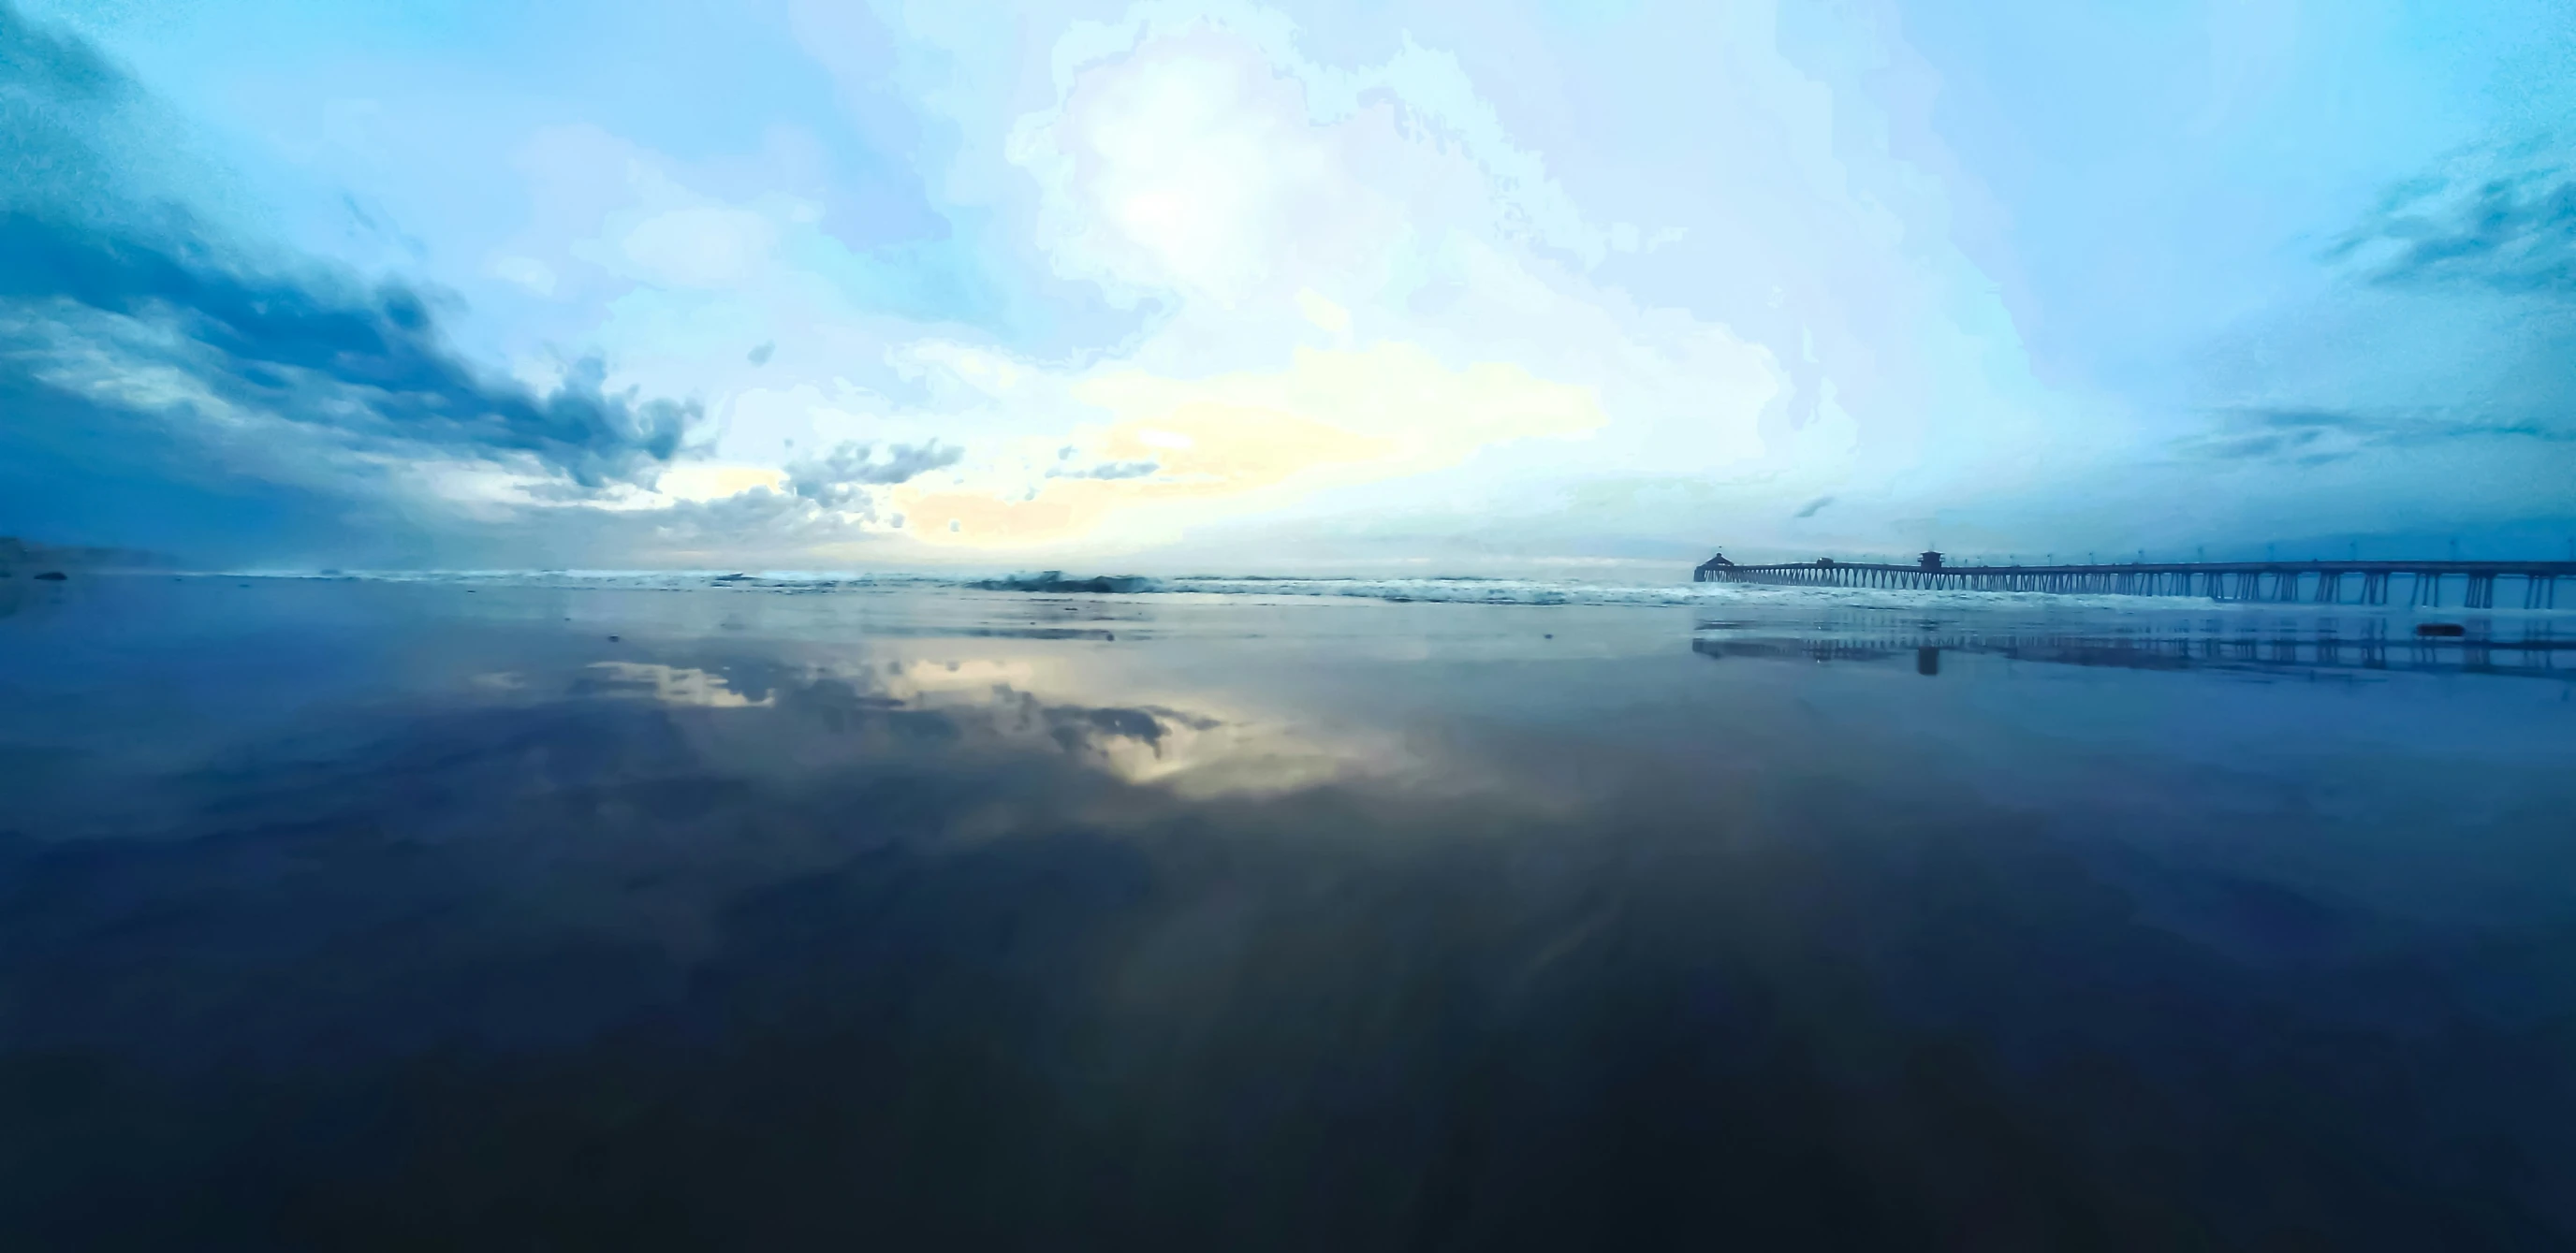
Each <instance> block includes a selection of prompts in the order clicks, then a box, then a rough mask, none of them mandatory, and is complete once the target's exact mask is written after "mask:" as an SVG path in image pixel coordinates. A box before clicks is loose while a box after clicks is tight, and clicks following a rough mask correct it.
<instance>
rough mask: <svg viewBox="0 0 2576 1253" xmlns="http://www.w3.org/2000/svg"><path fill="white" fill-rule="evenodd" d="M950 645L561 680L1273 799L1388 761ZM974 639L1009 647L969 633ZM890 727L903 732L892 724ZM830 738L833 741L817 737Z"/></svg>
mask: <svg viewBox="0 0 2576 1253" xmlns="http://www.w3.org/2000/svg"><path fill="white" fill-rule="evenodd" d="M958 643H959V641H956V640H927V641H900V642H898V643H896V644H894V645H890V646H889V645H881V644H877V643H871V644H869V645H867V646H864V647H857V646H854V647H852V648H850V649H844V650H834V651H835V652H837V653H838V654H839V655H832V654H830V653H826V654H824V655H820V656H807V657H798V658H794V659H780V658H774V657H767V656H764V657H758V658H749V657H745V658H734V659H727V660H715V659H700V660H702V661H703V664H701V665H684V664H666V663H663V662H643V661H599V662H591V663H589V664H588V665H586V666H584V667H582V668H581V670H579V671H577V672H576V673H575V674H574V675H573V676H572V678H571V679H570V681H569V683H568V685H567V686H566V687H564V688H563V689H562V690H564V691H565V692H566V694H567V695H569V696H571V697H574V698H600V697H606V698H612V699H633V700H644V701H649V702H652V703H655V704H658V705H661V706H665V707H669V708H672V709H675V710H676V709H681V708H691V709H705V710H720V709H725V710H729V709H761V710H769V711H772V712H773V713H775V714H777V715H779V716H782V717H784V718H786V719H789V720H791V721H800V722H804V721H810V722H820V723H823V724H825V725H826V726H827V727H828V728H829V729H830V730H831V731H832V732H835V733H836V734H837V735H838V736H839V737H840V738H841V739H843V740H846V738H847V737H848V736H849V735H851V734H859V735H862V736H865V735H867V734H869V733H871V732H874V733H879V734H893V735H897V736H903V735H918V734H921V733H922V728H924V727H927V726H936V727H938V728H939V731H938V734H939V735H940V736H942V737H943V738H944V739H947V740H950V741H951V742H953V743H955V744H956V745H957V746H958V747H960V748H979V749H985V750H995V751H999V750H1008V751H1035V752H1044V753H1053V754H1061V755H1064V756H1068V757H1071V758H1075V759H1077V760H1079V761H1080V762H1081V763H1082V764H1083V765H1085V766H1087V767H1089V768H1092V769H1097V770H1100V771H1103V772H1104V773H1106V774H1108V775H1109V776H1111V777H1113V778H1116V779H1118V780H1120V781H1122V782H1126V783H1151V784H1155V785H1158V786H1161V787H1165V788H1168V789H1171V790H1173V791H1176V792H1179V793H1181V794H1184V795H1194V796H1207V795H1217V794H1242V793H1278V792H1284V791H1289V790H1293V789H1296V788H1300V787H1307V786H1313V785H1315V784H1319V783H1324V782H1328V781H1332V780H1335V779H1342V778H1348V777H1351V776H1353V775H1355V774H1379V773H1384V772H1386V771H1388V770H1390V769H1393V768H1395V759H1394V758H1393V757H1391V756H1390V753H1391V752H1392V751H1393V746H1391V745H1377V744H1362V743H1357V742H1352V741H1351V739H1350V737H1348V736H1334V735H1328V734H1325V733H1324V732H1322V731H1321V730H1320V729H1319V728H1316V727H1312V726H1299V725H1294V724H1292V723H1291V722H1290V721H1288V720H1286V719H1285V718H1283V717H1282V716H1280V715H1278V714H1276V713H1271V712H1267V711H1263V710H1259V709H1256V708H1254V707H1252V706H1251V704H1250V703H1248V701H1247V699H1246V697H1245V694H1243V693H1241V692H1231V691H1229V692H1217V691H1205V690H1198V691H1191V690H1180V685H1177V684H1174V683H1171V682H1170V681H1168V680H1166V681H1164V682H1163V683H1162V684H1161V685H1160V686H1159V687H1156V688H1152V689H1148V690H1140V688H1139V685H1138V684H1137V683H1136V682H1135V681H1134V676H1132V675H1129V674H1126V673H1121V672H1119V668H1117V667H1112V666H1103V665H1100V664H1097V659H1096V658H1085V657H1081V656H1076V655H1066V654H1062V653H1050V652H1048V651H1044V650H1045V649H1046V647H1047V645H1045V644H1040V645H1037V646H1036V647H1035V648H1033V649H1031V650H1030V651H1025V652H1006V653H1004V654H1002V655H981V656H960V655H958V654H957V652H956V651H955V648H956V645H957V644H958ZM972 644H973V645H974V646H978V647H998V648H1001V649H1009V648H1011V647H1012V645H1011V644H1009V643H1003V642H999V641H991V640H983V639H978V640H974V641H972ZM468 684H469V686H470V687H471V688H473V689H475V690H476V691H478V692H480V693H483V694H487V695H490V696H493V697H505V696H506V697H511V698H525V697H527V696H529V695H531V694H533V693H534V692H541V691H542V690H543V687H542V685H539V686H537V687H535V688H533V689H532V687H531V680H530V679H529V676H528V675H526V674H525V673H523V672H517V671H510V672H499V673H485V674H478V675H473V676H470V677H469V679H468ZM897 728H900V729H897ZM825 742H831V741H825Z"/></svg>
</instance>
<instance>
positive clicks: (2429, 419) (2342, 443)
mask: <svg viewBox="0 0 2576 1253" xmlns="http://www.w3.org/2000/svg"><path fill="white" fill-rule="evenodd" d="M2217 417H2218V419H2219V420H2218V425H2217V429H2216V430H2214V431H2210V432H2208V433H2205V434H2201V435H2197V436H2193V437H2191V438H2189V439H2185V440H2183V441H2181V442H2180V443H2179V445H2178V447H2179V448H2180V450H2181V451H2182V452H2183V453H2184V455H2185V456H2187V457H2191V458H2195V459H2200V460H2210V461H2286V460H2295V461H2296V462H2298V463H2299V464H2301V465H2322V464H2325V463H2326V462H2329V461H2339V460H2342V459H2343V458H2346V457H2350V456H2352V455H2354V454H2356V453H2359V452H2362V451H2364V450H2373V449H2403V448H2423V447H2427V446H2431V445H2435V444H2442V443H2448V442H2453V441H2459V440H2492V439H2528V440H2536V441H2540V442H2543V443H2553V444H2557V443H2576V428H2569V427H2562V426H2553V425H2550V424H2548V423H2544V422H2538V421H2529V420H2512V419H2496V418H2461V417H2458V416H2455V415H2450V414H2443V413H2416V412H2389V413H2360V412H2354V411H2349V410H2337V409H2316V408H2261V407H2249V408H2239V409H2223V410H2220V411H2218V414H2217Z"/></svg>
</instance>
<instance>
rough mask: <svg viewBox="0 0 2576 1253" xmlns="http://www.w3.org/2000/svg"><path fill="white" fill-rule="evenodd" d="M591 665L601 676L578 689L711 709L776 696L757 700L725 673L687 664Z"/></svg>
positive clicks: (741, 705) (752, 703)
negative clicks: (737, 688) (728, 681)
mask: <svg viewBox="0 0 2576 1253" xmlns="http://www.w3.org/2000/svg"><path fill="white" fill-rule="evenodd" d="M590 668H591V669H593V670H596V671H599V672H601V674H602V676H604V677H601V678H597V679H587V680H584V681H583V682H582V683H581V684H579V685H577V687H576V690H583V689H585V688H586V689H588V690H591V691H597V692H602V693H607V694H624V695H635V696H643V697H649V698H651V699H653V700H658V701H660V702H662V703H663V704H665V705H704V706H707V707H708V708H711V709H740V708H746V707H750V706H760V705H768V704H770V703H771V701H772V700H773V699H774V698H772V697H768V696H763V697H761V698H760V699H758V700H753V699H751V698H750V697H748V696H745V695H743V694H742V693H740V692H737V691H734V690H733V689H732V688H731V687H728V686H726V684H725V679H724V676H723V675H720V674H710V673H708V672H707V671H704V670H696V669H691V668H689V667H687V666H665V665H659V664H656V663H653V662H638V661H594V662H592V663H590Z"/></svg>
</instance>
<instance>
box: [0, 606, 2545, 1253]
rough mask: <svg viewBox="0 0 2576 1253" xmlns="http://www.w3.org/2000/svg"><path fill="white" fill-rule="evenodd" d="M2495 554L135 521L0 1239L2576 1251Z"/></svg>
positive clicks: (50, 645) (58, 704) (16, 1098)
mask: <svg viewBox="0 0 2576 1253" xmlns="http://www.w3.org/2000/svg"><path fill="white" fill-rule="evenodd" d="M1256 592H1257V589H1256ZM1452 599H1460V598H1452ZM1524 599H1526V598H1525V597H1524ZM1577 599H1580V598H1577ZM1596 599H1606V598H1596ZM2446 620H2449V621H2457V622H2459V623H2460V624H2461V625H2462V626H2463V633H2462V634H2461V635H2460V636H2458V637H2423V636H2418V635H2417V634H2415V631H2414V629H2413V628H2414V627H2415V626H2416V625H2419V620H2418V619H2417V618H2412V617H2406V616H2402V615H2398V616H2391V615H2372V614H2365V613H2362V612H2360V611H2356V610H2343V611H2336V612H2332V613H2329V614H2326V615H2322V616H2319V615H2308V614H2299V613H2281V612H2271V611H2256V610H2250V609H2248V608H2246V607H2241V606H2239V607H2229V608H2226V609H2223V610H2222V609H2218V608H2212V607H2208V606H2195V605H2192V604H2190V603H2189V602H2137V603H2135V604H2132V605H2105V604H2100V603H2065V604H2060V605H2052V604H2050V603H2045V602H2033V601H2031V600H2028V599H2015V600H2010V601H2003V600H1997V601H1991V602H1980V601H1977V600H1975V599H1974V598H1964V599H1957V600H1951V601H1944V602H1941V603H1938V604H1920V605H1893V606H1891V605H1883V604H1876V603H1870V602H1861V601H1855V600H1853V599H1851V598H1841V599H1837V598H1833V597H1830V596H1805V597H1801V596H1768V595H1766V596H1763V597H1753V598H1741V599H1738V600H1704V599H1701V600H1694V599H1691V598H1688V597H1676V598H1673V602H1672V603H1653V602H1651V601H1647V602H1643V603H1637V602H1629V603H1594V604H1586V603H1566V604H1550V603H1542V604H1489V603H1424V602H1422V601H1421V600H1419V599H1417V600H1414V601H1411V602H1390V601H1385V600H1372V599H1365V598H1354V597H1350V596H1318V595H1311V594H1306V595H1278V596H1271V595H1260V594H1247V593H1244V592H1242V591H1240V590H1235V591H1232V592H1230V593H1229V594H1226V595H1201V594H1147V595H1089V594H1052V593H1027V592H1008V591H979V590H975V589H971V588H960V587H950V586H908V585H899V584H896V585H881V586H857V587H840V588H832V589H824V590H822V591H820V592H819V593H817V592H816V591H815V589H812V588H802V589H800V588H791V587H784V586H766V587H764V586H742V585H736V586H722V587H709V586H704V585H699V584H692V585H685V586H684V585H677V584H675V585H673V586H671V587H667V588H655V587H639V586H623V585H617V584H614V583H610V584H605V585H577V584H572V583H568V582H567V581H565V580H552V581H549V580H543V579H524V580H512V579H490V580H484V581H480V582H457V581H446V582H438V583H404V582H385V581H376V582H348V581H321V580H309V579H305V580H283V579H237V578H222V579H200V578H191V579H178V580H173V579H168V578H146V577H142V576H129V577H102V578H95V579H81V580H74V581H73V582H71V583H69V584H65V585H61V586H59V587H51V588H48V589H46V590H45V591H43V592H42V593H26V594H22V595H20V596H18V597H17V598H16V599H14V600H11V601H8V602H7V603H6V606H5V609H0V797H5V798H6V804H5V808H0V1247H8V1248H12V1249H17V1248H29V1249H45V1248H112V1247H138V1246H152V1247H188V1248H215V1247H259V1248H283V1247H362V1248H403V1247H459V1246H494V1247H522V1246H530V1245H533V1246H535V1247H549V1248H592V1247H618V1248H646V1247H686V1248H705V1247H756V1248H799V1247H811V1246H820V1245H830V1246H833V1247H850V1246H859V1247H879V1248H942V1249H947V1248H966V1247H1021V1246H1030V1247H1065V1246H1103V1247H1106V1246H1118V1245H1123V1246H1131V1247H1132V1246H1138V1245H1142V1246H1145V1247H1166V1246H1183V1247H1192V1248H1301V1249H1302V1248H1337V1249H1339V1248H1379V1247H1406V1248H1414V1247H1423V1248H1484V1247H1532V1248H1551V1249H1553V1248H1592V1247H1601V1248H1637V1247H1667V1246H1671V1245H1675V1244H1683V1243H1689V1244H1694V1245H1698V1244H1730V1243H1731V1244H1738V1245H1749V1246H1753V1247H1813V1246H1816V1245H1819V1244H1831V1243H1835V1242H1840V1243H1843V1244H1848V1245H1863V1246H1869V1247H1921V1246H1926V1245H1930V1246H1942V1245H1952V1246H1961V1247H1977V1248H2064V1247H2134V1248H2157V1249H2165V1248H2175V1247H2203V1246H2208V1247H2247V1248H2255V1247H2261V1248H2303V1247H2317V1248H2347V1249H2348V1248H2392V1249H2395V1248H2405V1249H2421V1248H2431V1247H2440V1248H2543V1247H2562V1246H2564V1245H2565V1244H2566V1243H2567V1242H2569V1241H2571V1240H2576V1199H2571V1198H2576V769H2571V768H2570V763H2576V700H2571V693H2576V653H2571V652H2569V651H2567V649H2566V647H2565V645H2566V643H2567V642H2568V641H2569V640H2570V639H2576V628H2571V627H2570V626H2568V625H2567V624H2566V623H2567V620H2565V619H2553V618H2550V617H2546V616H2534V615H2511V614H2500V615H2490V616H2486V617H2482V618H2475V619H2471V618H2457V617H2454V618H2451V619H2446Z"/></svg>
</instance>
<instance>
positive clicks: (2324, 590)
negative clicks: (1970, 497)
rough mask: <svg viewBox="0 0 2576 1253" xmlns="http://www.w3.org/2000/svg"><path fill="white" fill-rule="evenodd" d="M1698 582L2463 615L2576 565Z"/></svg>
mask: <svg viewBox="0 0 2576 1253" xmlns="http://www.w3.org/2000/svg"><path fill="white" fill-rule="evenodd" d="M1692 577H1693V580H1694V581H1696V582H1701V583H1775V584H1788V585H1796V586H1807V587H1879V588H1911V589H1919V590H1950V591H1980V592H2062V593H2092V594H2097V595H2115V596H2195V597H2205V598H2208V599H2211V600H2246V601H2273V602H2279V603H2298V604H2317V605H2343V604H2354V605H2385V604H2389V603H2390V598H2391V594H2392V585H2394V587H2395V589H2396V590H2399V591H2403V592H2404V593H2405V595H2404V597H2403V598H2402V599H2400V600H2398V601H2397V602H2396V603H2399V604H2412V605H2422V606H2427V607H2439V606H2441V605H2442V604H2443V602H2444V598H2445V595H2446V593H2445V591H2444V589H2445V587H2446V586H2454V585H2455V586H2457V587H2458V588H2459V591H2458V593H2457V596H2458V599H2457V601H2456V602H2455V603H2456V604H2457V605H2458V606H2459V607H2461V608H2465V609H2492V608H2495V605H2496V584H2497V583H2498V582H2499V581H2506V582H2507V583H2508V585H2510V586H2513V587H2514V589H2515V590H2518V591H2519V592H2521V594H2522V595H2521V602H2522V607H2523V608H2525V609H2555V608H2557V607H2558V581H2559V580H2560V579H2576V561H2251V562H2234V561H2192V562H2129V563H2120V564H2114V565H2080V566H2071V565H2070V566H1954V565H1929V564H1919V565H1910V566H1901V565H1875V564H1870V563H1865V562H1841V561H1833V560H1830V559H1827V560H1820V561H1812V562H1798V563H1793V564H1778V565H1737V564H1735V563H1733V562H1725V561H1715V562H1711V563H1709V564H1706V565H1703V566H1700V567H1699V568H1698V569H1697V570H1696V571H1694V572H1693V575H1692ZM2453 580H2457V582H2456V584H2453Z"/></svg>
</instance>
